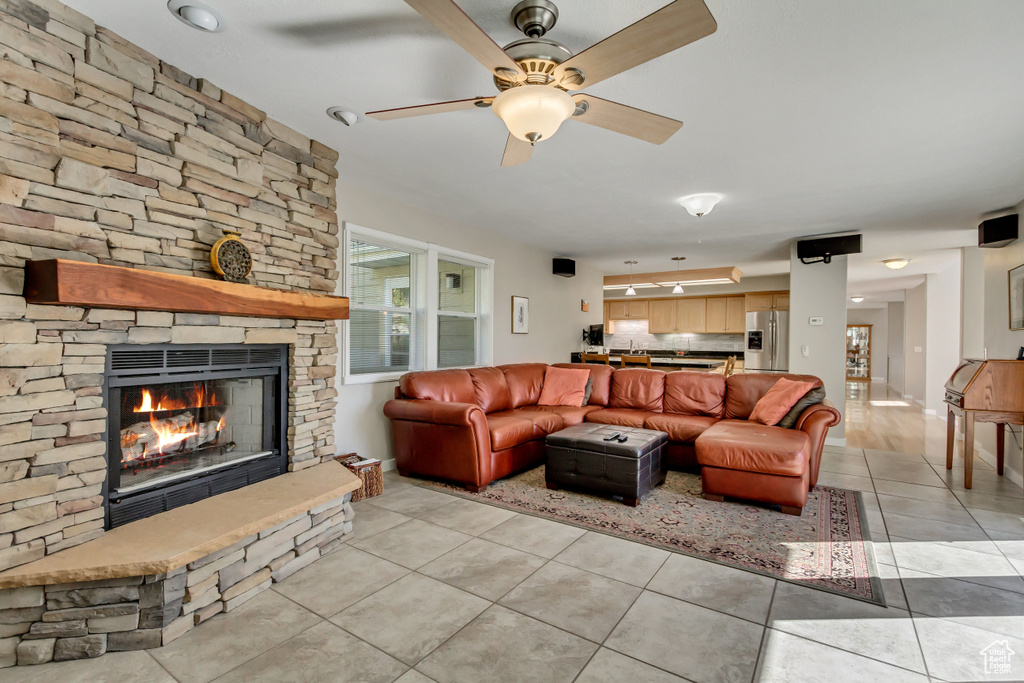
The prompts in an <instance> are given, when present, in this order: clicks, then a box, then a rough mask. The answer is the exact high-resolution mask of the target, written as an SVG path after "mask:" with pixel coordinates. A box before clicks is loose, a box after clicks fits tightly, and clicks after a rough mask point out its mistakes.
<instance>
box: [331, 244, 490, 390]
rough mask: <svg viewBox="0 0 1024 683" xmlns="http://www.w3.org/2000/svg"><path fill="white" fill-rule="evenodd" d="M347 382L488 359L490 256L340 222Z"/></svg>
mask: <svg viewBox="0 0 1024 683" xmlns="http://www.w3.org/2000/svg"><path fill="white" fill-rule="evenodd" d="M345 255H346V257H345V263H346V264H347V271H346V278H345V282H346V287H347V289H346V292H347V296H348V297H349V304H350V309H351V310H350V315H349V321H348V323H347V324H346V325H344V328H345V348H346V354H347V358H346V362H345V369H344V381H345V382H348V383H356V382H375V381H382V380H391V379H394V378H396V377H398V376H400V375H401V374H403V373H405V372H408V371H410V370H432V369H435V368H452V367H467V366H473V365H486V364H488V363H490V361H491V344H492V342H491V309H492V306H493V294H492V272H493V267H494V264H493V261H491V260H490V259H486V258H481V257H479V256H473V255H471V254H464V253H461V252H457V251H454V250H450V249H444V248H442V247H438V246H436V245H432V244H427V243H423V242H416V241H414V240H408V239H405V238H402V237H398V236H395V235H388V234H386V233H381V232H377V231H374V230H369V229H367V228H361V227H359V226H355V225H351V224H347V225H346V226H345Z"/></svg>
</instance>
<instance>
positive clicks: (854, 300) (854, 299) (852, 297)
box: [850, 296, 864, 304]
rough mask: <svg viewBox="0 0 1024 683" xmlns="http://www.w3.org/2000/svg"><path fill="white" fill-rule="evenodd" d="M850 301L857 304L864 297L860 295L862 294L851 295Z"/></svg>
mask: <svg viewBox="0 0 1024 683" xmlns="http://www.w3.org/2000/svg"><path fill="white" fill-rule="evenodd" d="M850 301H852V302H853V303H855V304H859V303H860V302H861V301H864V297H862V296H851V297H850Z"/></svg>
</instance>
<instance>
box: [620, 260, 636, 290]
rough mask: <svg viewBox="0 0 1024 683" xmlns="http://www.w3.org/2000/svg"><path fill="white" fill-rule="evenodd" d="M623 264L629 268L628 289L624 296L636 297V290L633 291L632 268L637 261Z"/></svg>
mask: <svg viewBox="0 0 1024 683" xmlns="http://www.w3.org/2000/svg"><path fill="white" fill-rule="evenodd" d="M623 263H625V264H626V265H627V266H629V287H628V288H627V289H626V296H636V290H635V289H633V266H635V265H636V264H637V263H639V261H624V262H623Z"/></svg>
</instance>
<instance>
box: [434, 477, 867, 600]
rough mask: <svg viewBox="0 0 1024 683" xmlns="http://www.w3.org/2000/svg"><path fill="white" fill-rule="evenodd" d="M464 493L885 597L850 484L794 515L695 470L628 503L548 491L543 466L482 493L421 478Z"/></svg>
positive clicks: (815, 584)
mask: <svg viewBox="0 0 1024 683" xmlns="http://www.w3.org/2000/svg"><path fill="white" fill-rule="evenodd" d="M424 485H425V486H428V487H431V488H435V489H438V490H441V491H444V492H446V493H451V494H454V495H457V496H462V497H464V498H469V499H471V500H478V501H481V502H484V503H490V504H492V505H497V506H499V507H504V508H508V509H510V510H515V511H517V512H524V513H527V514H532V515H536V516H538V517H546V518H548V519H553V520H556V521H559V522H566V523H568V524H573V525H575V526H579V527H583V528H585V529H591V530H594V531H600V532H602V533H606V534H610V535H612V536H619V537H622V538H626V539H629V540H631V541H638V542H640V543H646V544H647V545H652V546H657V547H659V548H665V549H667V550H673V551H675V552H679V553H682V554H684V555H691V556H693V557H699V558H702V559H705V560H711V561H713V562H718V563H721V564H724V565H728V566H730V567H738V568H739V569H746V570H748V571H753V572H757V573H759V574H765V575H767V576H771V577H774V578H776V579H781V580H783V581H790V582H793V583H798V584H800V585H803V586H808V587H812V588H818V589H821V590H825V591H830V592H833V593H838V594H840V595H846V596H849V597H854V598H858V599H861V600H864V601H867V602H872V603H875V604H878V605H885V598H884V597H883V594H882V584H881V581H880V580H879V578H878V568H877V566H876V565H875V558H874V555H873V553H872V548H871V543H870V542H869V536H868V532H867V520H866V519H865V516H864V509H863V504H862V503H861V501H860V494H859V493H857V492H856V491H847V490H846V489H837V488H832V487H829V486H817V487H815V489H814V490H813V491H811V492H810V493H809V494H808V496H807V506H806V507H805V508H804V511H803V514H802V515H801V516H799V517H796V516H794V515H785V514H782V513H781V512H779V511H778V510H772V509H770V508H768V507H761V506H757V505H754V504H750V503H738V502H734V501H729V500H726V501H725V502H721V503H719V502H714V501H708V500H704V498H703V497H702V496H701V487H700V475H697V474H687V473H685V472H669V473H668V478H667V479H666V481H665V483H664V484H663V485H661V486H659V487H657V488H655V489H654V490H653V491H651V492H650V493H648V494H647V495H646V496H644V498H643V500H642V501H641V502H640V504H639V505H638V506H637V507H635V508H631V507H628V506H626V505H623V504H622V503H619V502H617V501H615V500H612V499H609V498H602V497H598V496H592V495H588V494H585V493H580V492H576V491H568V490H564V489H563V490H559V491H549V490H548V489H547V488H545V486H544V467H543V466H541V467H537V468H535V469H532V470H529V471H527V472H523V473H522V474H518V475H516V476H514V477H509V478H507V479H502V480H500V481H496V482H494V483H492V484H491V485H490V486H489V487H488V488H487V490H486V491H484V492H483V493H472V492H469V491H466V490H465V489H463V488H460V487H458V486H455V485H449V484H444V483H439V482H424Z"/></svg>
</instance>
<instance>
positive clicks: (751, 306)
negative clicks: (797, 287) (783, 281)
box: [745, 292, 789, 313]
mask: <svg viewBox="0 0 1024 683" xmlns="http://www.w3.org/2000/svg"><path fill="white" fill-rule="evenodd" d="M745 298H746V310H747V313H751V312H755V311H788V310H789V292H752V293H750V294H747V295H746V297H745Z"/></svg>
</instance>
